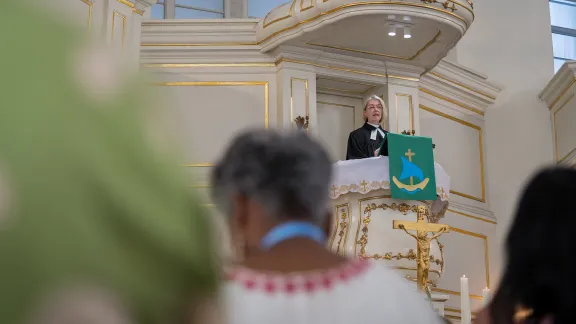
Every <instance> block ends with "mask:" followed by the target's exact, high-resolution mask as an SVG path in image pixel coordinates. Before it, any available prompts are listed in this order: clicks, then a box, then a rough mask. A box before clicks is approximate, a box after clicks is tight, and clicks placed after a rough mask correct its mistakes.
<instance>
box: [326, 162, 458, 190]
mask: <svg viewBox="0 0 576 324" xmlns="http://www.w3.org/2000/svg"><path fill="white" fill-rule="evenodd" d="M332 167H333V169H334V176H333V181H332V186H331V189H330V198H332V199H336V198H338V197H339V196H340V195H344V194H347V193H349V192H358V193H361V194H366V193H368V192H370V191H372V190H378V189H390V173H389V170H388V169H389V164H388V157H387V156H380V157H373V158H367V159H361V160H348V161H338V162H336V163H334V164H333V165H332ZM434 171H435V172H436V192H437V193H438V197H439V198H440V199H441V200H444V201H447V200H448V198H449V193H450V177H449V176H448V174H447V173H446V171H444V169H443V168H442V167H441V166H440V164H438V163H434Z"/></svg>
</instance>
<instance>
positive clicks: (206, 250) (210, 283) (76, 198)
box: [0, 0, 218, 324]
mask: <svg viewBox="0 0 576 324" xmlns="http://www.w3.org/2000/svg"><path fill="white" fill-rule="evenodd" d="M0 39H2V41H3V44H2V51H1V53H0V71H2V73H1V74H0V86H1V88H2V95H0V291H1V292H0V323H2V324H21V323H25V324H88V323H90V324H128V323H133V324H177V323H193V322H194V320H195V319H196V318H195V316H196V312H195V307H196V306H199V305H201V304H203V303H204V302H205V301H207V300H208V298H209V297H210V296H211V294H213V293H215V292H216V290H217V289H218V287H217V282H218V281H217V277H218V274H217V272H216V271H215V268H216V266H215V265H214V261H215V260H214V255H213V254H212V253H211V245H210V239H211V238H210V235H209V228H208V224H207V220H206V219H205V218H204V217H205V215H204V211H203V210H202V209H201V208H200V205H199V204H197V203H196V202H195V200H194V199H193V198H192V197H190V196H189V190H188V189H187V186H186V184H185V183H183V181H182V180H181V179H183V178H184V177H182V176H181V175H180V174H179V173H178V172H176V171H177V170H176V169H175V168H174V167H173V166H176V164H175V163H173V164H172V163H164V161H162V160H163V159H162V158H160V157H158V156H157V155H156V154H154V153H153V151H152V149H151V148H150V147H149V145H148V142H147V141H146V140H144V139H145V138H146V136H145V135H146V134H145V133H146V132H145V130H144V128H143V127H142V124H143V119H144V116H143V114H141V113H142V111H141V109H140V108H142V106H143V105H142V102H141V101H140V100H141V99H142V95H141V92H138V91H134V92H133V91H131V90H135V89H130V88H131V87H130V86H129V83H131V82H130V80H126V79H124V81H126V82H124V84H123V83H122V82H121V81H122V76H121V75H120V74H119V73H114V72H115V71H116V72H117V71H118V69H117V67H116V66H115V65H114V63H115V62H113V61H109V60H107V59H106V57H107V56H106V55H104V54H103V53H105V52H106V51H103V50H100V49H98V48H96V47H94V48H92V49H91V50H87V49H86V47H88V46H87V44H86V43H85V35H84V34H83V33H82V32H79V31H78V29H74V28H69V27H67V26H64V25H61V24H60V23H58V22H57V21H56V20H51V19H50V18H49V17H46V16H45V15H44V14H42V13H39V12H37V11H36V10H35V9H34V7H32V6H30V5H29V4H28V2H26V1H20V0H19V1H16V0H5V1H0ZM39 48H40V49H41V54H40V55H39V52H38V49H39ZM112 57H113V56H112ZM92 72H93V73H92ZM120 89H126V91H122V90H120ZM129 90H130V91H129ZM196 322H198V321H196Z"/></svg>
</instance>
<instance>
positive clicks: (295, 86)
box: [277, 67, 318, 134]
mask: <svg viewBox="0 0 576 324" xmlns="http://www.w3.org/2000/svg"><path fill="white" fill-rule="evenodd" d="M277 81H278V89H277V92H278V116H279V117H278V127H280V128H294V129H295V128H296V124H295V123H294V119H295V118H296V117H298V116H301V117H304V118H305V117H306V116H308V117H309V123H310V124H309V127H308V129H309V132H310V133H312V134H316V133H317V131H318V129H317V127H316V126H317V125H318V119H317V114H316V73H314V72H308V71H301V70H294V69H290V68H286V67H281V68H280V70H279V71H278V73H277Z"/></svg>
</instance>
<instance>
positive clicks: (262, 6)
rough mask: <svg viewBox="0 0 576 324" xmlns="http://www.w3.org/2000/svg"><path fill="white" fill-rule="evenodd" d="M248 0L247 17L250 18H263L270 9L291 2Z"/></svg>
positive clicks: (282, 0)
mask: <svg viewBox="0 0 576 324" xmlns="http://www.w3.org/2000/svg"><path fill="white" fill-rule="evenodd" d="M247 1H248V17H250V18H263V17H264V16H266V14H268V13H269V12H270V11H271V10H272V9H274V8H276V7H278V6H279V5H281V4H283V3H286V2H291V1H287V0H247Z"/></svg>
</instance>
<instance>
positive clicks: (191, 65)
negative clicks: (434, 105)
mask: <svg viewBox="0 0 576 324" xmlns="http://www.w3.org/2000/svg"><path fill="white" fill-rule="evenodd" d="M142 46H230V44H225V43H218V44H142ZM283 62H286V63H295V64H304V65H310V66H314V67H318V68H324V69H329V70H334V71H341V72H350V73H356V74H362V75H370V76H375V77H383V78H388V79H399V80H407V81H416V82H417V81H420V79H418V78H410V77H403V76H398V75H392V74H381V73H373V72H369V71H361V70H354V69H348V68H341V67H336V66H330V65H323V64H318V63H313V62H308V61H300V60H292V59H286V58H282V59H279V60H277V61H276V62H274V63H269V62H258V63H150V64H143V66H144V67H148V68H195V67H276V66H278V65H280V64H281V63H283ZM334 81H337V80H334ZM342 82H343V81H342ZM350 83H351V82H350Z"/></svg>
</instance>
